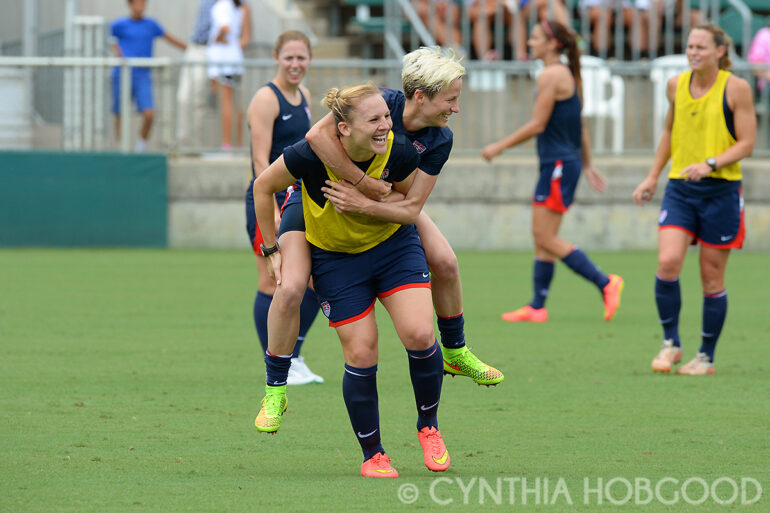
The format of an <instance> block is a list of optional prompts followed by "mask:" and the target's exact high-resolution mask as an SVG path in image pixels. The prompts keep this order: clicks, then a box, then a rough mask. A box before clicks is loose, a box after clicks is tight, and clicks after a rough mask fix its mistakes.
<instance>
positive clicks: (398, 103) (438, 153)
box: [380, 87, 453, 176]
mask: <svg viewBox="0 0 770 513" xmlns="http://www.w3.org/2000/svg"><path fill="white" fill-rule="evenodd" d="M380 90H381V91H382V96H383V98H385V103H387V104H388V108H389V109H390V117H391V119H392V120H393V133H396V134H403V135H405V136H406V138H407V139H409V141H410V142H411V143H412V146H414V149H416V150H417V153H418V154H419V155H420V169H422V170H423V171H425V172H426V173H428V174H429V175H434V176H435V175H437V174H439V173H440V172H441V168H442V167H444V164H445V163H446V161H447V159H449V153H450V152H451V151H452V142H453V135H452V131H451V130H450V129H449V128H446V127H437V126H429V127H425V128H423V129H421V130H418V131H416V132H409V131H407V130H406V129H405V128H404V105H406V97H405V96H404V93H402V92H401V91H397V90H395V89H389V88H387V87H381V88H380Z"/></svg>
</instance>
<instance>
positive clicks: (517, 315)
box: [501, 305, 548, 322]
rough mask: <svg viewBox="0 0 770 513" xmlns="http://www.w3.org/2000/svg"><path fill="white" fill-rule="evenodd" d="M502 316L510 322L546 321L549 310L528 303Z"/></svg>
mask: <svg viewBox="0 0 770 513" xmlns="http://www.w3.org/2000/svg"><path fill="white" fill-rule="evenodd" d="M501 317H502V318H503V320H504V321H508V322H545V321H547V320H548V310H546V309H545V307H543V308H532V307H531V306H529V305H527V306H522V307H521V308H519V309H518V310H514V311H513V312H505V313H504V314H503V315H502V316H501Z"/></svg>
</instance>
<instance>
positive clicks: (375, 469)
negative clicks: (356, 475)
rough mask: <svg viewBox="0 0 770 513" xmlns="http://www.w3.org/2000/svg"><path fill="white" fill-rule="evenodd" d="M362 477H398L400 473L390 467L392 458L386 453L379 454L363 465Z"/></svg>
mask: <svg viewBox="0 0 770 513" xmlns="http://www.w3.org/2000/svg"><path fill="white" fill-rule="evenodd" d="M361 475H362V476H364V477H390V478H395V477H398V472H396V469H394V468H393V467H392V466H391V465H390V458H388V457H387V456H386V455H385V453H383V452H378V453H377V454H375V455H374V456H372V457H371V458H369V459H368V460H366V461H365V462H363V463H362V464H361Z"/></svg>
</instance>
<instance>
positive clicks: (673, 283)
mask: <svg viewBox="0 0 770 513" xmlns="http://www.w3.org/2000/svg"><path fill="white" fill-rule="evenodd" d="M655 304H656V305H658V317H659V318H660V325H661V326H663V338H664V339H671V340H673V341H674V346H676V347H679V346H680V345H681V342H680V341H679V311H680V310H681V309H682V291H681V289H680V288H679V277H676V278H674V279H673V280H664V279H663V278H661V277H660V276H657V275H656V276H655Z"/></svg>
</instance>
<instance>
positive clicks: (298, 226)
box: [278, 194, 305, 237]
mask: <svg viewBox="0 0 770 513" xmlns="http://www.w3.org/2000/svg"><path fill="white" fill-rule="evenodd" d="M292 196H299V201H291V202H290V201H286V202H284V204H283V208H282V209H281V226H280V227H279V228H278V237H280V236H281V235H283V234H284V233H286V232H304V231H305V215H304V213H303V212H302V194H292Z"/></svg>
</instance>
